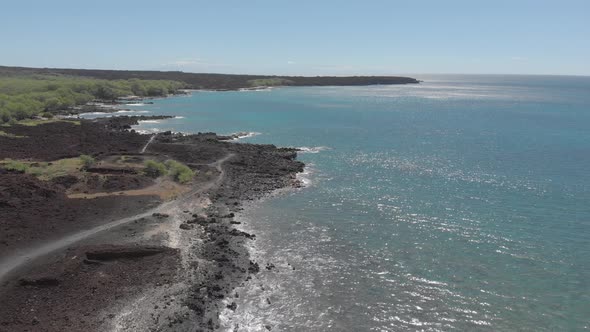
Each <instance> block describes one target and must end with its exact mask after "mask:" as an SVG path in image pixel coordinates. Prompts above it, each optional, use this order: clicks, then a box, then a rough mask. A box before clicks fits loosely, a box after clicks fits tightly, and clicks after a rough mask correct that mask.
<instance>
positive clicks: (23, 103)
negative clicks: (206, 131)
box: [0, 75, 185, 123]
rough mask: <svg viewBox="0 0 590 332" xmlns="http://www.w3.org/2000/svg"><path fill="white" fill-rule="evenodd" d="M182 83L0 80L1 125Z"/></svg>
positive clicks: (158, 92) (166, 90)
mask: <svg viewBox="0 0 590 332" xmlns="http://www.w3.org/2000/svg"><path fill="white" fill-rule="evenodd" d="M184 86H185V84H184V83H181V82H175V81H167V80H140V79H127V80H103V79H94V78H83V77H72V76H62V75H23V76H8V77H0V123H10V122H12V121H20V120H24V119H31V118H33V117H35V116H38V115H42V116H44V117H46V118H48V117H52V115H53V113H55V112H56V111H59V110H65V109H69V108H72V107H74V106H77V105H84V104H86V103H88V102H90V101H92V100H96V99H100V100H109V101H114V100H116V99H118V98H121V97H126V96H132V95H133V96H138V97H161V96H167V95H168V94H171V93H176V92H177V91H178V90H179V89H181V88H183V87H184Z"/></svg>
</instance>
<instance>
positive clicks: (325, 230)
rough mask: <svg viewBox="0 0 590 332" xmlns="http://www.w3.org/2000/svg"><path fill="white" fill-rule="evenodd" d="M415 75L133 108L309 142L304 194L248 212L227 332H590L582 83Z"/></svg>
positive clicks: (174, 126) (160, 126)
mask: <svg viewBox="0 0 590 332" xmlns="http://www.w3.org/2000/svg"><path fill="white" fill-rule="evenodd" d="M417 78H418V79H422V80H424V81H425V82H424V83H422V84H420V85H403V86H369V87H313V88H278V89H272V90H264V91H235V92H195V93H193V94H192V95H190V96H180V97H174V98H169V99H159V100H155V101H154V104H153V105H141V106H132V105H130V106H126V107H129V108H132V109H136V110H146V111H149V112H151V113H153V114H158V115H160V114H161V115H175V116H178V118H174V119H169V120H165V121H160V122H158V123H142V124H141V125H140V126H139V128H138V129H141V130H147V131H163V130H173V131H182V132H206V131H215V132H217V133H220V134H230V133H235V132H244V131H247V132H253V133H254V132H256V133H261V134H260V135H253V136H251V137H248V138H244V139H241V141H243V142H256V143H272V144H276V145H280V146H292V147H306V149H305V151H304V153H300V155H299V159H300V160H302V161H304V162H305V163H306V164H307V165H309V166H308V169H307V170H308V174H305V175H303V176H304V180H305V182H306V183H307V186H306V188H303V189H297V190H290V191H289V190H287V191H281V192H279V193H277V194H276V195H274V197H272V198H269V199H265V200H264V201H262V202H257V203H253V206H250V207H248V208H247V209H246V211H245V212H244V213H243V214H241V215H240V216H239V217H238V220H239V221H242V222H244V224H243V225H242V227H243V228H244V229H245V230H247V231H248V232H253V233H255V234H256V235H257V239H256V240H255V241H253V244H252V251H253V257H255V258H256V260H258V261H259V262H260V265H261V273H259V274H258V275H257V276H256V277H255V278H254V279H252V280H251V282H249V283H248V284H247V285H246V286H245V287H244V288H243V289H238V290H237V292H238V293H239V294H240V297H239V298H237V299H231V301H235V302H236V303H237V304H238V308H237V310H236V312H235V313H233V312H230V311H229V310H228V311H227V312H224V313H223V318H224V319H225V324H226V326H225V329H227V330H232V329H233V328H234V327H235V324H238V325H239V327H240V331H242V330H247V331H263V330H265V326H266V325H269V326H271V327H272V328H273V331H276V330H284V331H398V330H420V331H422V330H423V331H448V330H459V331H474V330H475V331H477V330H482V331H513V330H521V331H554V330H559V331H574V330H576V331H577V330H588V329H590V322H589V318H588V317H590V259H588V257H590V205H589V204H588V202H590V172H589V170H590V130H589V128H590V94H589V93H588V91H590V78H588V77H557V76H556V77H542V76H538V77H527V76H417ZM267 263H269V264H270V263H272V264H274V266H275V267H274V268H271V269H270V270H267V269H266V268H264V267H265V266H266V265H267ZM269 267H270V266H269Z"/></svg>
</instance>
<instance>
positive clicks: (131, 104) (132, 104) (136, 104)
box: [124, 103, 146, 106]
mask: <svg viewBox="0 0 590 332" xmlns="http://www.w3.org/2000/svg"><path fill="white" fill-rule="evenodd" d="M124 105H125V106H145V105H146V104H144V103H128V104H124Z"/></svg>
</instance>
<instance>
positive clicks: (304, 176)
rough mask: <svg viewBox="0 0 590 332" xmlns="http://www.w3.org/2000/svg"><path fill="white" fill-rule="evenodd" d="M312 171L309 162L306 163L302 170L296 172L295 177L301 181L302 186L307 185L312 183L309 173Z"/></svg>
mask: <svg viewBox="0 0 590 332" xmlns="http://www.w3.org/2000/svg"><path fill="white" fill-rule="evenodd" d="M312 173H313V169H312V167H311V164H307V165H306V166H305V168H304V169H303V172H301V173H297V175H296V176H295V179H296V180H297V181H299V183H301V186H302V187H309V186H311V184H312V181H311V175H312Z"/></svg>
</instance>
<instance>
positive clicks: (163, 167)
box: [144, 159, 195, 183]
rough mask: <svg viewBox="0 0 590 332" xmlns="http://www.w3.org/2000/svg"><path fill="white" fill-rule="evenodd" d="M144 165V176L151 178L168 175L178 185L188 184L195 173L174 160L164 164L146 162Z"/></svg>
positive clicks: (152, 161) (151, 161) (153, 161)
mask: <svg viewBox="0 0 590 332" xmlns="http://www.w3.org/2000/svg"><path fill="white" fill-rule="evenodd" d="M144 165H145V168H144V173H145V175H147V176H150V177H153V178H157V177H160V176H165V175H169V176H170V177H172V179H174V181H176V182H178V183H188V182H190V181H191V180H192V179H193V178H194V177H195V171H193V170H192V169H190V168H189V167H188V166H186V165H185V164H183V163H180V162H178V161H176V160H171V159H170V160H167V161H166V162H165V163H161V162H157V161H155V160H148V161H146V162H145V164H144Z"/></svg>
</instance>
